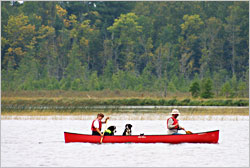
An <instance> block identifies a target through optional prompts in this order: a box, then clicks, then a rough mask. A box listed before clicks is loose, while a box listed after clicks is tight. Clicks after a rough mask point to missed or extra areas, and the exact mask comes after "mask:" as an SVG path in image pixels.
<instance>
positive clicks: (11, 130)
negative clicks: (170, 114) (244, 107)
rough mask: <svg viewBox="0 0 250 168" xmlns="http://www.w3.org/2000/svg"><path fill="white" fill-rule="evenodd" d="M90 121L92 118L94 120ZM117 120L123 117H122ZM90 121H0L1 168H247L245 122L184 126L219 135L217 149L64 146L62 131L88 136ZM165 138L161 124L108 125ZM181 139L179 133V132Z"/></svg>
mask: <svg viewBox="0 0 250 168" xmlns="http://www.w3.org/2000/svg"><path fill="white" fill-rule="evenodd" d="M94 118H95V116H93V119H94ZM121 118H122V117H121ZM91 122H92V120H73V119H64V120H52V119H48V120H2V121H1V166H3V167H84V166H87V167H93V166H99V167H119V166H123V167H124V166H126V167H175V166H177V167H182V166H183V167H200V166H203V167H244V166H246V167H249V117H248V116H246V117H241V118H240V119H238V118H237V120H230V119H228V120H227V119H223V120H212V119H211V118H210V119H209V120H183V121H180V125H182V126H184V127H185V128H186V130H190V131H192V132H203V131H211V130H217V129H219V130H220V137H219V143H218V144H188V143H183V144H164V143H156V144H133V143H130V144H101V145H100V144H90V143H68V144H65V143H64V135H63V132H64V131H68V132H76V133H85V134H90V133H91V131H90V125H91ZM127 123H130V124H132V125H133V128H132V131H133V132H132V133H133V134H140V133H144V134H165V133H166V121H165V120H109V122H108V126H111V125H115V126H116V127H117V133H116V135H119V134H122V132H123V130H124V126H125V124H127ZM183 133H184V132H183Z"/></svg>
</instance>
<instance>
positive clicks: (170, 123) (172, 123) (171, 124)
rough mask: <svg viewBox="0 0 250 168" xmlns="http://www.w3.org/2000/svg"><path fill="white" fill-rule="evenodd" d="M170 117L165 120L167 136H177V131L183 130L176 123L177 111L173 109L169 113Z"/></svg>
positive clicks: (178, 113)
mask: <svg viewBox="0 0 250 168" xmlns="http://www.w3.org/2000/svg"><path fill="white" fill-rule="evenodd" d="M171 114H172V116H171V117H169V118H168V119H167V128H168V134H171V135H177V134H179V133H178V130H185V129H184V128H183V127H181V126H180V125H179V123H178V120H177V117H178V116H179V115H180V112H179V110H177V109H173V110H172V112H171Z"/></svg>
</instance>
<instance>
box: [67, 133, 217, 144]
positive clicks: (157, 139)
mask: <svg viewBox="0 0 250 168" xmlns="http://www.w3.org/2000/svg"><path fill="white" fill-rule="evenodd" d="M64 138H65V143H69V142H88V143H100V140H101V137H100V136H95V135H86V134H77V133H70V132H64ZM218 140H219V130H215V131H209V132H200V133H193V134H189V135H188V134H183V135H131V136H122V135H115V136H104V137H103V140H102V143H175V144H176V143H218Z"/></svg>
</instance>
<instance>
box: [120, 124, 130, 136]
mask: <svg viewBox="0 0 250 168" xmlns="http://www.w3.org/2000/svg"><path fill="white" fill-rule="evenodd" d="M131 128H132V125H131V124H126V125H125V130H124V132H123V134H122V135H123V136H127V135H132V129H131Z"/></svg>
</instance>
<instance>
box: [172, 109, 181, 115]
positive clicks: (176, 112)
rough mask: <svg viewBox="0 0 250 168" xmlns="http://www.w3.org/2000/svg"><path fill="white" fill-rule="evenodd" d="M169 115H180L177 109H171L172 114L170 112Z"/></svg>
mask: <svg viewBox="0 0 250 168" xmlns="http://www.w3.org/2000/svg"><path fill="white" fill-rule="evenodd" d="M171 114H178V115H180V112H179V110H177V109H173V110H172V112H171Z"/></svg>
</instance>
